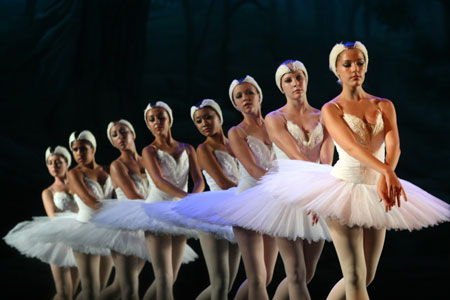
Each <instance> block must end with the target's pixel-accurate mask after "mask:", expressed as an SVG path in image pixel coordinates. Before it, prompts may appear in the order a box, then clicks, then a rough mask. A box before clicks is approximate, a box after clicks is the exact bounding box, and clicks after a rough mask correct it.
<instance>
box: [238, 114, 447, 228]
mask: <svg viewBox="0 0 450 300" xmlns="http://www.w3.org/2000/svg"><path fill="white" fill-rule="evenodd" d="M343 119H344V120H345V122H346V123H347V124H348V126H349V128H350V129H351V130H352V132H353V134H354V137H355V140H356V141H357V143H358V144H359V145H360V146H362V147H364V148H365V149H367V150H368V151H370V152H371V153H372V154H373V156H374V157H376V158H377V159H379V160H380V161H384V157H385V143H384V122H383V117H382V113H381V111H380V110H379V112H378V116H377V120H376V123H375V124H369V123H367V122H364V121H363V120H362V119H360V118H358V117H356V116H353V115H350V114H343ZM336 148H337V151H338V154H339V160H338V161H337V163H336V164H335V165H334V166H333V167H331V166H328V165H321V164H315V163H311V162H305V161H298V160H279V161H277V168H276V169H275V170H273V171H271V172H269V173H267V174H266V175H265V176H264V177H263V178H262V179H261V181H260V184H259V187H258V189H257V193H256V191H252V190H249V191H248V192H246V193H243V194H241V195H239V197H241V198H242V200H243V201H246V200H251V199H253V197H257V196H258V195H260V197H264V198H270V199H272V201H275V202H276V203H277V205H276V206H268V207H266V208H264V209H261V213H260V216H261V218H266V221H267V222H268V223H269V224H270V221H271V219H270V217H268V216H271V215H272V212H271V210H275V209H277V210H278V211H279V212H278V213H277V214H279V216H280V219H284V220H290V219H293V218H295V217H296V212H297V208H304V209H306V210H307V211H308V210H312V211H314V212H315V213H317V214H318V215H319V216H320V217H321V218H332V219H336V220H338V221H339V222H341V223H342V224H345V225H347V226H349V227H351V226H360V227H365V228H377V229H381V228H386V229H388V230H389V229H395V230H404V229H407V230H409V231H412V230H414V229H421V228H423V227H427V226H432V225H436V224H438V223H440V222H445V221H449V219H450V206H449V205H448V204H447V203H445V202H444V201H441V200H440V199H438V198H436V197H434V196H433V195H430V194H429V193H427V192H426V191H424V190H422V189H420V188H419V187H417V186H415V185H413V184H412V183H410V182H408V181H405V180H400V182H401V184H402V186H403V188H404V190H405V192H406V195H407V199H408V201H407V202H405V201H402V204H401V207H398V206H394V207H392V210H391V211H389V212H386V211H385V205H384V203H383V202H382V201H381V202H380V198H379V196H378V193H377V182H378V179H379V176H380V175H379V173H378V172H376V171H375V170H373V169H371V168H369V167H368V166H366V165H364V164H363V163H361V162H360V161H358V160H357V159H355V158H353V157H352V156H350V155H349V154H348V153H346V152H345V151H344V150H343V149H342V148H341V147H340V146H339V145H337V144H336ZM272 201H269V200H267V201H265V202H266V203H272ZM284 223H286V222H283V224H284ZM268 226H270V225H268ZM287 230H289V231H292V232H295V230H294V229H293V228H287Z"/></svg>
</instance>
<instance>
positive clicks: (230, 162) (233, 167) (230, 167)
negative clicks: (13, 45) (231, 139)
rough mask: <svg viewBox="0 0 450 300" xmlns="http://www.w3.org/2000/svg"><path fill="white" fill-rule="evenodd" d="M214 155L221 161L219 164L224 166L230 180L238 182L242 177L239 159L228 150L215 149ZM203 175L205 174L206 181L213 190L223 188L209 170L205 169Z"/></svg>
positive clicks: (223, 168)
mask: <svg viewBox="0 0 450 300" xmlns="http://www.w3.org/2000/svg"><path fill="white" fill-rule="evenodd" d="M214 156H215V157H216V159H217V161H218V162H219V165H220V166H221V167H222V170H223V172H224V173H225V176H227V178H228V179H229V180H231V181H232V182H234V183H236V184H237V183H238V182H239V177H240V175H239V165H238V162H237V159H236V158H235V157H233V156H231V155H230V154H229V153H228V152H226V151H221V150H214ZM203 175H204V176H205V179H206V183H207V184H208V186H209V189H210V190H211V191H217V190H220V189H221V188H220V187H219V186H218V185H217V183H216V182H215V181H214V179H213V178H212V177H211V176H210V175H209V174H208V172H206V171H205V170H203Z"/></svg>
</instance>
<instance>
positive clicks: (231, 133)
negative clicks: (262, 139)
mask: <svg viewBox="0 0 450 300" xmlns="http://www.w3.org/2000/svg"><path fill="white" fill-rule="evenodd" d="M228 138H230V139H233V138H242V139H244V138H245V135H244V132H243V131H242V129H241V128H240V127H239V125H236V126H233V127H231V128H230V130H228Z"/></svg>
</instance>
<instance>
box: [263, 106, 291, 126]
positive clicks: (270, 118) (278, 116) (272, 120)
mask: <svg viewBox="0 0 450 300" xmlns="http://www.w3.org/2000/svg"><path fill="white" fill-rule="evenodd" d="M285 120H286V119H285V118H284V116H283V112H282V111H281V108H280V109H277V110H274V111H271V112H270V113H268V114H267V115H266V116H265V117H264V121H265V122H266V123H268V124H272V125H274V124H284V123H285Z"/></svg>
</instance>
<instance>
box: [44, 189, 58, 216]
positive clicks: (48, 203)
mask: <svg viewBox="0 0 450 300" xmlns="http://www.w3.org/2000/svg"><path fill="white" fill-rule="evenodd" d="M42 202H43V204H44V209H45V213H46V214H47V216H48V217H50V218H53V217H54V216H55V211H56V207H55V203H54V202H53V193H52V191H51V190H50V189H49V188H48V189H45V190H43V191H42Z"/></svg>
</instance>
